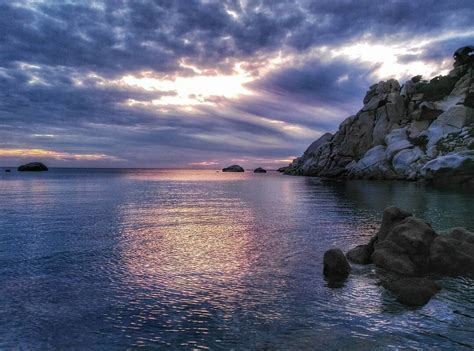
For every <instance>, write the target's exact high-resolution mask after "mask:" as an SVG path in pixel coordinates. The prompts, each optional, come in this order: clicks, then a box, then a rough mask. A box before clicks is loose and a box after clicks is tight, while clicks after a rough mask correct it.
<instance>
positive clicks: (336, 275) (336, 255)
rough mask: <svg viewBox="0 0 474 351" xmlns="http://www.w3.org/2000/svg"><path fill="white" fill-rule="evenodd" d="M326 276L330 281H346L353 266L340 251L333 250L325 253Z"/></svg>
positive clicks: (324, 270) (324, 271)
mask: <svg viewBox="0 0 474 351" xmlns="http://www.w3.org/2000/svg"><path fill="white" fill-rule="evenodd" d="M323 264H324V269H323V273H324V275H325V276H326V277H327V278H329V279H345V278H346V277H347V276H348V275H349V273H350V271H351V266H350V265H349V262H347V259H346V256H344V253H343V252H342V251H341V250H339V249H331V250H328V251H326V252H325V253H324V262H323Z"/></svg>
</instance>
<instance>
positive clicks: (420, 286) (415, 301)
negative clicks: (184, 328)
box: [382, 278, 441, 306]
mask: <svg viewBox="0 0 474 351" xmlns="http://www.w3.org/2000/svg"><path fill="white" fill-rule="evenodd" d="M382 285H383V287H384V288H386V289H387V290H389V291H390V292H392V293H393V294H394V295H395V297H396V298H397V300H398V301H399V302H401V303H403V304H405V305H408V306H423V305H425V304H426V303H428V302H429V301H430V300H431V298H432V297H433V296H434V295H436V294H437V293H438V292H439V291H440V290H441V287H440V286H439V285H438V284H437V283H435V282H434V281H432V280H430V279H427V278H401V279H396V280H392V281H386V282H383V283H382Z"/></svg>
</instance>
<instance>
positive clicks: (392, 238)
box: [371, 217, 436, 275]
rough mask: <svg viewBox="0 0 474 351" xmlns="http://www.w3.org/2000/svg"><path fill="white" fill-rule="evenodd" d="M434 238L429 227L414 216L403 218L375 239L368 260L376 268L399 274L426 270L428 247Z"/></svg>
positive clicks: (410, 273) (433, 233) (434, 235)
mask: <svg viewBox="0 0 474 351" xmlns="http://www.w3.org/2000/svg"><path fill="white" fill-rule="evenodd" d="M435 237H436V233H435V232H434V230H433V229H432V228H431V226H430V225H429V224H428V223H427V222H425V221H423V220H422V219H419V218H416V217H406V218H405V219H403V220H402V221H400V222H398V223H396V224H394V225H393V226H392V227H391V228H390V229H389V230H388V232H387V234H386V235H385V236H381V237H379V238H378V240H377V243H376V244H375V247H374V253H373V254H372V257H371V258H372V261H373V262H374V263H375V264H376V265H377V266H379V267H382V268H385V269H387V270H388V271H391V272H394V273H398V274H402V275H416V274H422V273H426V272H427V271H428V270H429V262H430V258H429V256H430V246H431V243H432V242H433V240H434V238H435Z"/></svg>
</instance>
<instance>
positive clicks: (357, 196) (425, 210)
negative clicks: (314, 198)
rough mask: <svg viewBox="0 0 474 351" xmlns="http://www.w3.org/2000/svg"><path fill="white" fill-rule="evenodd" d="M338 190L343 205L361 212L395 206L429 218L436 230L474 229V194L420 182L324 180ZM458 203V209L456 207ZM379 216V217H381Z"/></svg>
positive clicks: (379, 210) (377, 210) (327, 184)
mask: <svg viewBox="0 0 474 351" xmlns="http://www.w3.org/2000/svg"><path fill="white" fill-rule="evenodd" d="M323 183H324V184H325V185H326V186H329V187H333V188H335V189H336V190H335V192H336V193H339V194H340V195H341V199H344V202H346V203H347V202H351V201H352V202H353V205H354V208H355V209H358V210H359V211H367V210H368V211H370V212H374V211H375V213H377V212H378V213H379V214H380V213H381V212H382V211H383V210H384V209H385V208H386V207H387V206H391V205H395V206H398V207H400V208H403V209H405V210H407V211H411V212H413V213H414V214H415V215H416V216H418V217H421V218H424V219H426V220H427V221H429V222H431V223H432V224H433V227H434V228H435V229H437V230H446V229H449V228H452V227H457V226H462V227H466V228H468V229H469V228H474V217H472V216H470V213H473V211H474V201H473V200H474V192H472V191H469V190H464V191H460V190H451V189H439V188H434V187H430V186H424V185H420V184H417V183H408V182H393V181H375V182H374V181H365V180H350V181H345V182H341V181H331V180H328V181H323ZM454 204H456V206H453V205H454ZM379 217H380V215H379Z"/></svg>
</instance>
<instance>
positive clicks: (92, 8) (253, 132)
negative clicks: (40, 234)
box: [0, 0, 474, 166]
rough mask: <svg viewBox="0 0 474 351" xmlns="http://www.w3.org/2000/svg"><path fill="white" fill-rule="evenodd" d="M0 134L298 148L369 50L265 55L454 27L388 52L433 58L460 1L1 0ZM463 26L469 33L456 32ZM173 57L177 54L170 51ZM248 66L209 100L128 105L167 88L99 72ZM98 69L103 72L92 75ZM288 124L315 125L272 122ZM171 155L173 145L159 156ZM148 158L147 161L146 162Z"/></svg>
mask: <svg viewBox="0 0 474 351" xmlns="http://www.w3.org/2000/svg"><path fill="white" fill-rule="evenodd" d="M0 13H1V16H0V48H1V50H0V137H1V138H0V147H2V148H43V149H54V150H61V151H66V152H82V153H101V154H107V155H111V156H113V157H115V158H116V159H124V160H126V161H127V162H128V163H127V164H130V165H140V164H141V163H140V162H144V161H143V160H146V159H148V160H152V161H153V162H155V163H154V164H153V165H161V163H160V162H165V165H166V166H170V165H173V162H171V161H170V160H173V159H175V160H176V161H175V163H174V165H178V164H186V163H188V162H192V160H193V159H196V158H202V159H206V158H207V159H210V158H213V156H214V155H216V154H218V155H221V157H230V156H231V155H234V156H237V155H246V156H248V157H273V158H275V157H276V158H278V157H280V158H283V157H288V156H290V155H296V154H299V153H300V152H301V151H302V150H304V149H305V147H306V145H307V144H308V143H309V142H311V141H312V140H311V139H312V138H314V136H315V135H316V134H317V133H319V132H323V131H326V130H334V129H336V127H337V124H338V123H339V122H340V121H341V120H342V119H343V118H344V117H346V116H347V115H349V114H350V113H354V112H356V110H357V109H358V108H359V107H360V104H361V102H360V101H361V98H362V96H363V95H364V93H365V90H366V89H367V86H368V85H370V84H372V83H374V82H373V81H371V79H373V78H369V77H370V76H371V74H372V73H373V72H374V70H375V69H376V68H377V67H376V66H374V65H373V64H368V63H364V62H360V61H348V60H342V59H337V60H333V61H330V60H324V59H323V58H321V57H320V58H311V57H310V58H309V59H307V60H305V61H304V62H303V63H297V64H294V65H291V64H289V66H282V67H280V68H278V69H275V70H273V71H270V73H269V74H267V75H263V76H262V75H261V72H262V69H264V68H265V67H266V65H267V64H268V60H269V59H270V58H272V57H274V56H275V55H277V53H280V54H281V55H282V56H283V57H285V56H287V55H292V56H295V57H298V56H299V55H305V54H308V52H309V51H310V50H311V49H314V48H319V47H323V46H325V47H328V48H329V52H330V50H331V48H333V47H335V46H344V45H350V44H352V43H353V42H354V41H356V40H359V39H361V38H366V39H370V40H378V41H379V42H383V43H392V42H399V43H402V42H403V41H404V40H414V39H416V38H420V39H426V38H428V39H432V38H436V37H437V36H441V35H443V34H446V33H450V32H453V31H457V32H464V33H468V34H466V36H464V37H462V38H461V37H459V38H455V39H449V40H444V41H443V40H441V41H436V42H433V43H432V44H428V45H426V46H425V47H423V48H422V49H421V50H419V51H418V52H416V53H414V54H408V55H405V56H403V57H400V58H399V62H402V63H403V62H412V61H416V60H423V61H426V62H428V61H441V60H443V59H446V58H449V57H451V55H452V52H453V51H454V50H455V49H456V48H457V47H459V46H462V45H466V44H472V41H473V39H474V34H472V33H473V31H474V26H473V23H472V18H474V3H473V2H472V1H470V0H469V1H455V0H453V1H449V2H448V1H446V2H440V1H417V2H413V1H385V2H381V3H376V2H374V1H363V0H362V1H360V0H359V1H345V0H341V1H334V0H331V1H310V0H301V1H294V0H292V1H290V0H288V1H286V0H285V1H275V0H260V1H237V0H228V1H198V0H169V1H165V0H163V1H120V0H114V1H95V2H92V1H90V2H89V1H82V2H79V1H77V2H71V3H66V2H63V1H44V2H35V3H29V2H26V1H25V2H22V1H19V2H2V3H1V4H0ZM469 33H471V34H469ZM183 63H186V65H183ZM236 63H242V66H243V67H244V68H245V69H247V70H248V71H249V72H252V74H253V75H254V79H255V80H254V81H253V82H251V83H249V84H248V89H250V90H251V91H253V92H254V93H256V94H254V95H249V96H244V97H242V98H240V99H237V100H228V99H225V98H222V97H210V98H209V99H208V100H209V101H212V103H213V104H212V105H202V106H193V110H192V111H186V110H183V109H179V108H177V107H171V108H168V109H160V108H159V106H150V105H148V106H142V105H140V104H137V105H134V106H128V105H127V104H126V103H127V101H129V99H133V100H135V101H143V102H150V101H152V100H156V99H159V98H160V97H162V96H173V95H174V94H176V92H175V91H161V92H160V91H146V90H143V89H135V88H132V87H127V86H125V85H117V84H109V83H110V82H108V81H109V80H113V79H119V78H121V77H123V76H125V75H127V74H130V73H134V74H139V72H142V71H150V72H153V74H155V75H158V76H160V77H174V76H192V75H195V74H196V72H195V71H194V70H193V69H191V68H189V67H188V65H191V66H195V67H197V68H199V69H201V70H203V71H205V72H206V73H208V74H212V73H213V74H223V73H226V74H230V73H232V72H233V69H234V66H235V64H236ZM103 79H105V80H106V81H105V82H104V81H103ZM269 120H271V121H278V122H281V123H284V124H283V125H286V124H291V125H294V126H300V127H302V128H306V129H309V130H312V131H314V133H315V135H313V136H308V135H304V136H301V135H299V134H298V133H296V134H295V133H289V132H287V131H285V130H284V129H282V128H283V127H282V125H280V124H278V123H273V122H269ZM171 156H172V157H171ZM147 165H150V164H147Z"/></svg>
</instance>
